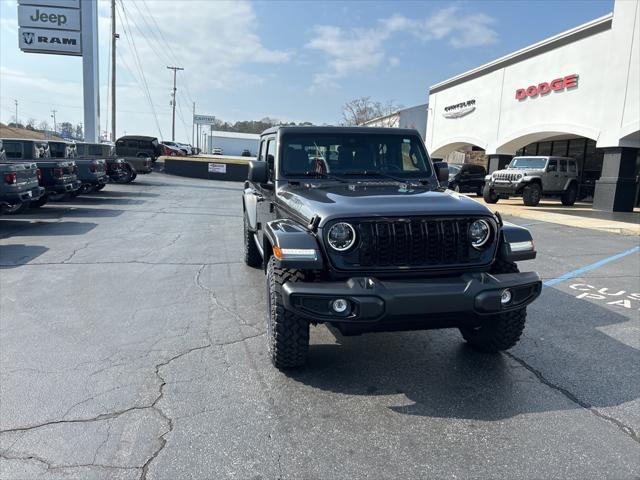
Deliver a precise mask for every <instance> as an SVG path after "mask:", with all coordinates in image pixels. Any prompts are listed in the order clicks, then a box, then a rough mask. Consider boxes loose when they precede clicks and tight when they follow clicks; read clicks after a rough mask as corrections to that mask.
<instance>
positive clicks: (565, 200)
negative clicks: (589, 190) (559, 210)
mask: <svg viewBox="0 0 640 480" xmlns="http://www.w3.org/2000/svg"><path fill="white" fill-rule="evenodd" d="M577 199H578V187H577V186H576V184H575V183H572V184H571V185H569V188H567V189H566V190H565V191H564V192H563V193H562V197H561V198H560V200H561V201H562V205H564V206H566V207H570V206H572V205H573V204H574V203H576V200H577Z"/></svg>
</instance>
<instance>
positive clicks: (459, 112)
mask: <svg viewBox="0 0 640 480" xmlns="http://www.w3.org/2000/svg"><path fill="white" fill-rule="evenodd" d="M475 109H476V101H475V100H473V99H472V100H467V101H465V102H460V103H456V104H455V105H449V106H448V107H444V113H443V114H442V116H443V117H444V118H460V117H464V116H465V115H469V114H470V113H471V112H473V111H474V110H475Z"/></svg>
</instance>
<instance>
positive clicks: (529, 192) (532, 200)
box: [522, 183, 542, 207]
mask: <svg viewBox="0 0 640 480" xmlns="http://www.w3.org/2000/svg"><path fill="white" fill-rule="evenodd" d="M541 198H542V187H541V186H540V184H538V183H532V184H531V185H527V186H526V187H524V190H523V191H522V203H524V204H525V205H526V206H527V207H535V206H537V205H538V204H539V203H540V199H541Z"/></svg>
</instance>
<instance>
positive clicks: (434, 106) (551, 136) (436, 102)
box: [425, 0, 640, 211]
mask: <svg viewBox="0 0 640 480" xmlns="http://www.w3.org/2000/svg"><path fill="white" fill-rule="evenodd" d="M639 29H640V6H639V2H638V1H637V0H617V1H616V2H615V7H614V12H613V13H612V14H609V15H606V16H604V17H601V18H598V19H595V20H593V21H591V22H588V23H586V24H584V25H581V26H579V27H576V28H574V29H572V30H568V31H566V32H563V33H561V34H559V35H556V36H554V37H551V38H548V39H546V40H543V41H541V42H539V43H537V44H534V45H531V46H529V47H526V48H524V49H522V50H519V51H517V52H514V53H512V54H509V55H506V56H504V57H502V58H499V59H497V60H495V61H493V62H490V63H488V64H486V65H483V66H481V67H478V68H476V69H473V70H470V71H468V72H465V73H463V74H461V75H458V76H456V77H453V78H451V79H448V80H446V81H444V82H441V83H438V84H436V85H434V86H432V87H431V89H430V92H429V107H430V108H429V110H430V111H429V122H428V125H427V129H426V137H425V143H426V145H427V148H428V149H429V152H430V153H431V156H432V157H434V158H443V157H444V156H446V155H447V154H449V153H450V152H452V151H455V150H459V149H465V148H467V149H468V148H469V147H474V148H476V149H477V148H480V149H483V150H484V151H485V153H486V155H487V156H488V157H489V170H490V171H493V170H495V169H497V168H501V167H502V166H504V165H505V164H506V163H507V162H508V161H509V160H510V159H511V158H512V157H513V156H514V155H516V154H526V155H551V154H553V155H561V156H573V157H575V158H577V159H578V161H579V165H580V168H581V172H582V175H583V183H584V187H585V188H589V186H591V188H592V189H593V193H592V194H593V199H594V208H598V209H603V210H615V211H630V210H632V209H633V206H634V204H635V203H636V198H637V196H638V194H637V191H638V182H637V178H636V177H637V175H638V149H639V147H640V49H639V48H640V47H639V43H640V40H639V38H638V37H639V36H640V35H639V32H638V30H639Z"/></svg>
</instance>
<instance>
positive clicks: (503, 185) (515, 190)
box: [489, 180, 526, 195]
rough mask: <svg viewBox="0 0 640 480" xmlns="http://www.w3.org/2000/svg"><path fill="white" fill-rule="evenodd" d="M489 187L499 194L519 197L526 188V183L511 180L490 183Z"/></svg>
mask: <svg viewBox="0 0 640 480" xmlns="http://www.w3.org/2000/svg"><path fill="white" fill-rule="evenodd" d="M489 186H490V187H491V189H493V191H494V192H495V193H497V194H506V195H519V194H522V190H523V189H524V187H525V186H526V183H524V182H520V181H515V182H511V181H509V180H502V181H500V180H494V181H492V182H491V183H489Z"/></svg>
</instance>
